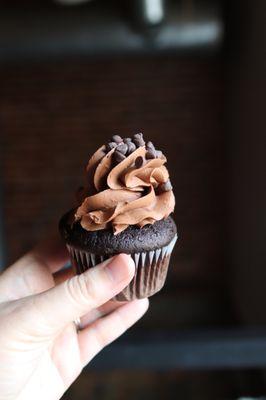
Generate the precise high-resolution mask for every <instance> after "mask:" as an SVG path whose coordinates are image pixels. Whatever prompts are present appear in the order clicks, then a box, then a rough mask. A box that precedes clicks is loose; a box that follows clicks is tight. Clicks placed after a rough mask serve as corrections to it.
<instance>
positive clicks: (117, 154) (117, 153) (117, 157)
mask: <svg viewBox="0 0 266 400" xmlns="http://www.w3.org/2000/svg"><path fill="white" fill-rule="evenodd" d="M114 159H115V161H116V162H117V163H120V162H121V161H123V160H125V159H126V156H125V155H124V154H122V153H120V151H115V152H114Z"/></svg>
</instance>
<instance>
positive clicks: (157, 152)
mask: <svg viewBox="0 0 266 400" xmlns="http://www.w3.org/2000/svg"><path fill="white" fill-rule="evenodd" d="M162 155H163V153H162V152H161V150H156V158H161V157H162Z"/></svg>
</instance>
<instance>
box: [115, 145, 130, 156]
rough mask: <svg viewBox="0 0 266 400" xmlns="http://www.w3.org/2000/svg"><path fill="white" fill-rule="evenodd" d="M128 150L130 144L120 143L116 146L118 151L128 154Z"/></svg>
mask: <svg viewBox="0 0 266 400" xmlns="http://www.w3.org/2000/svg"><path fill="white" fill-rule="evenodd" d="M127 150H128V145H127V144H126V143H120V144H119V145H118V146H117V148H116V151H119V152H120V153H122V154H127Z"/></svg>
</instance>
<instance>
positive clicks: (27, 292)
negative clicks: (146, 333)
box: [0, 240, 148, 400]
mask: <svg viewBox="0 0 266 400" xmlns="http://www.w3.org/2000/svg"><path fill="white" fill-rule="evenodd" d="M67 259H68V256H67V253H66V251H65V250H64V249H63V248H62V247H58V245H56V244H55V243H54V242H53V240H50V243H46V244H45V245H41V246H39V247H37V248H36V249H34V250H33V251H31V252H30V253H28V254H26V255H25V256H24V257H22V258H21V259H20V260H18V261H17V262H16V263H15V264H14V265H12V266H11V267H9V268H8V269H7V270H6V271H5V272H4V273H2V275H1V276H0V398H1V400H13V399H16V400H18V399H19V400H24V399H25V400H31V399H34V400H35V399H36V398H38V400H42V399H43V400H44V399H45V400H54V399H59V398H60V397H61V396H62V395H63V393H64V392H65V390H66V389H67V388H68V387H69V386H70V385H71V383H72V382H73V381H74V380H75V379H76V378H77V376H78V375H79V374H80V372H81V370H82V368H83V367H84V366H85V365H86V364H87V363H88V362H89V361H90V360H91V359H92V358H93V357H94V356H95V355H96V354H97V353H98V352H99V351H100V350H101V349H102V348H103V347H104V346H106V345H107V344H109V343H110V342H112V341H113V340H115V339H116V338H117V337H118V336H120V335H121V334H122V333H123V332H124V331H125V330H126V329H127V328H129V327H130V326H131V325H132V324H134V323H135V322H136V321H137V320H138V319H139V318H140V317H141V316H142V315H143V314H144V313H145V311H146V310H147V308H148V300H147V299H144V300H135V301H131V302H129V303H117V302H114V301H111V300H110V299H111V298H112V297H113V296H115V295H116V294H117V293H119V292H120V291H121V290H122V289H123V288H124V287H125V286H127V284H128V283H129V282H130V280H131V279H132V278H133V275H134V269H135V266H134V262H133V260H132V259H131V257H129V256H128V255H125V254H120V255H118V256H115V257H113V258H112V259H110V260H108V261H105V262H103V263H102V264H100V265H98V266H96V267H94V268H92V269H89V270H88V271H86V272H84V273H83V274H82V275H79V276H71V275H73V273H71V271H70V270H62V271H60V268H62V266H63V265H64V264H65V262H66V261H67ZM78 318H81V328H82V329H81V330H80V331H78V332H77V329H76V326H75V324H74V323H73V321H74V320H76V319H78Z"/></svg>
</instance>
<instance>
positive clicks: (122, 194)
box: [74, 145, 175, 234]
mask: <svg viewBox="0 0 266 400" xmlns="http://www.w3.org/2000/svg"><path fill="white" fill-rule="evenodd" d="M105 149H106V147H105V146H102V147H100V148H99V149H98V150H97V151H96V152H95V153H94V155H93V156H92V157H91V159H90V160H89V162H88V165H87V167H86V182H87V183H86V187H85V188H84V189H83V190H81V191H79V193H78V201H79V204H80V206H79V207H78V208H77V210H76V213H75V217H74V218H75V221H80V224H81V226H82V227H83V228H84V229H86V230H88V231H96V230H100V229H105V228H108V227H111V226H112V228H113V231H114V234H118V233H119V232H122V231H123V230H125V229H126V228H127V227H128V226H129V225H138V226H139V227H143V226H144V225H146V224H153V223H154V222H155V221H158V220H161V219H164V218H166V217H168V216H169V214H171V213H172V212H173V210H174V206H175V198H174V194H173V191H172V190H171V186H170V188H169V187H168V189H166V190H160V187H163V185H165V184H166V183H167V182H169V174H168V171H167V169H166V167H165V166H164V164H165V163H166V158H165V157H164V156H163V155H161V157H159V158H153V159H145V156H146V154H147V149H146V147H145V145H144V146H139V147H138V148H136V150H134V151H133V152H132V153H131V154H129V155H127V156H126V157H124V159H123V160H122V161H121V162H119V163H118V164H114V161H113V158H114V156H113V155H114V152H115V150H116V149H115V148H112V149H111V150H110V151H108V152H107V153H105ZM140 157H141V158H142V160H141V163H138V160H137V159H139V160H140ZM136 160H137V161H136ZM136 165H137V166H138V165H139V167H137V166H136Z"/></svg>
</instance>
